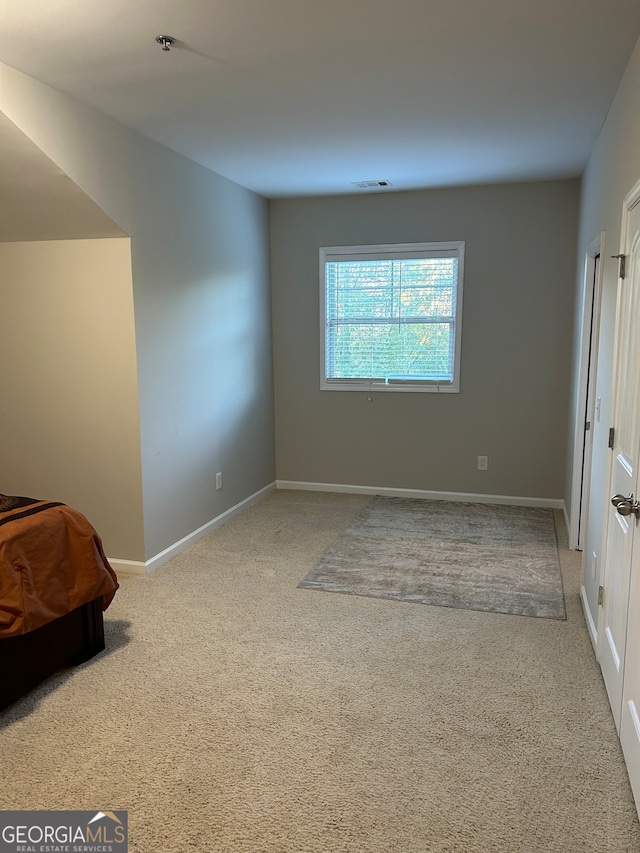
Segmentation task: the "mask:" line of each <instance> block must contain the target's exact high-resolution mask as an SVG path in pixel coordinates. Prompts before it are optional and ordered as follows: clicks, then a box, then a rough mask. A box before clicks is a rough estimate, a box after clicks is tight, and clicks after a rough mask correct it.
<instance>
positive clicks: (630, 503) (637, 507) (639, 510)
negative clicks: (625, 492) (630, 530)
mask: <svg viewBox="0 0 640 853" xmlns="http://www.w3.org/2000/svg"><path fill="white" fill-rule="evenodd" d="M619 497H620V495H614V498H619ZM614 498H612V499H611V501H612V502H613V499H614ZM615 508H616V512H617V513H619V515H635V516H636V517H638V516H640V501H634V499H633V492H631V494H630V495H629V497H628V498H623V499H622V500H621V501H618V503H616V504H615Z"/></svg>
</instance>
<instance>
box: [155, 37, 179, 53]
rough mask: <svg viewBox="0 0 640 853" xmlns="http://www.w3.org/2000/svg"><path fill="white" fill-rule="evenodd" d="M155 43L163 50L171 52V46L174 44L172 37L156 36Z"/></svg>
mask: <svg viewBox="0 0 640 853" xmlns="http://www.w3.org/2000/svg"><path fill="white" fill-rule="evenodd" d="M156 41H157V42H158V44H161V45H162V49H163V50H171V47H172V45H174V44H175V43H176V40H175V39H174V37H173V36H156Z"/></svg>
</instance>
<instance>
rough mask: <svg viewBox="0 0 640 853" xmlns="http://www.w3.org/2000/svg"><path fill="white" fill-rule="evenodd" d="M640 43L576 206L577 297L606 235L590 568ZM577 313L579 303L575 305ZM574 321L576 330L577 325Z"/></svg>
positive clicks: (604, 464) (607, 420) (593, 595)
mask: <svg viewBox="0 0 640 853" xmlns="http://www.w3.org/2000/svg"><path fill="white" fill-rule="evenodd" d="M639 104H640V42H638V44H637V45H636V47H635V50H634V52H633V54H632V56H631V59H630V61H629V64H628V66H627V69H626V72H625V75H624V77H623V79H622V82H621V84H620V87H619V89H618V92H617V94H616V97H615V99H614V102H613V104H612V106H611V109H610V111H609V114H608V116H607V120H606V122H605V124H604V127H603V129H602V132H601V134H600V137H599V139H598V141H597V143H596V146H595V148H594V151H593V154H592V155H591V158H590V160H589V164H588V166H587V169H586V170H585V173H584V176H583V180H582V196H581V205H580V233H579V246H578V268H579V269H578V280H577V293H578V294H580V293H581V291H582V270H583V267H584V257H585V254H586V252H587V248H588V246H589V244H590V243H591V242H592V240H594V238H596V237H597V236H598V235H599V234H600V232H601V231H604V232H605V241H606V242H605V252H604V258H603V267H602V269H603V294H602V311H601V316H600V347H599V351H598V373H597V380H596V395H597V396H599V397H600V398H601V400H602V405H601V417H600V420H599V421H598V420H597V419H595V420H594V433H593V475H592V479H591V506H590V512H589V517H588V528H587V539H586V543H585V545H584V552H585V555H586V558H587V560H588V565H589V567H590V566H591V561H592V555H593V554H595V555H596V561H597V565H598V566H599V565H601V564H602V556H603V555H602V548H603V529H604V518H605V512H606V510H607V509H608V498H609V495H608V480H609V465H610V458H611V454H610V451H609V449H608V446H607V442H608V432H609V427H610V426H613V422H612V378H613V351H614V350H613V337H614V326H615V309H616V292H617V275H618V265H617V261H616V260H614V259H612V258H611V255H615V254H616V253H617V252H619V251H620V225H621V221H622V204H623V199H624V197H625V196H626V194H627V193H628V192H629V190H630V189H631V188H632V187H633V186H634V184H635V183H636V182H637V181H638V180H640V109H639V108H638V105H639ZM578 309H581V305H580V304H579V303H578ZM579 314H580V310H578V312H577V317H576V324H575V325H576V329H578V326H579ZM577 342H578V335H577V334H576V351H575V353H574V393H573V395H572V399H573V400H574V410H573V416H572V420H571V427H572V428H571V433H570V447H569V455H568V461H569V468H568V472H567V479H566V486H565V490H566V498H565V500H566V501H567V505H568V506H569V505H570V499H571V474H572V469H571V461H572V459H573V427H574V425H575V417H576V415H575V385H576V382H577V358H578V353H577ZM585 581H586V584H585V589H586V593H587V599H588V603H589V608H590V611H591V614H592V616H593V619H594V623H595V624H597V621H598V619H597V616H598V605H597V595H598V585H599V582H600V580H599V577H598V575H597V574H596V576H595V577H594V576H593V575H592V573H591V571H588V572H587V573H586V575H585Z"/></svg>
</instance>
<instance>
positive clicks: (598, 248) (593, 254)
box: [569, 231, 606, 551]
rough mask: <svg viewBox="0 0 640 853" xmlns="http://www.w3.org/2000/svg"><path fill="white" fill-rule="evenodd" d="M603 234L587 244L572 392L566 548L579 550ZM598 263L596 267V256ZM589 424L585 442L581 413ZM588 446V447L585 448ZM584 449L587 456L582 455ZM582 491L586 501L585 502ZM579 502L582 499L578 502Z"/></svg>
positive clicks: (587, 467)
mask: <svg viewBox="0 0 640 853" xmlns="http://www.w3.org/2000/svg"><path fill="white" fill-rule="evenodd" d="M605 236H606V235H605V232H604V231H601V232H600V234H598V236H597V237H595V238H594V239H593V240H592V241H591V243H590V244H589V246H588V248H587V251H586V255H585V260H584V273H583V279H582V309H581V312H582V316H581V327H580V362H579V368H578V385H577V390H576V407H575V432H574V442H573V447H574V452H573V467H572V472H573V473H572V483H571V519H570V523H569V548H572V549H574V550H578V551H580V550H582V546H583V545H584V542H585V540H586V535H585V523H584V522H586V520H587V517H588V509H589V498H590V494H589V492H590V479H591V456H592V453H593V429H594V412H595V387H596V376H597V368H598V346H599V339H600V309H601V304H602V276H603V266H604V264H603V259H604V250H605ZM598 255H599V256H600V263H599V264H596V258H597V256H598ZM588 404H589V411H588V412H587V420H590V422H591V430H590V433H591V435H590V436H589V442H587V436H586V430H585V424H584V420H583V415H584V412H585V411H587V405H588ZM587 443H588V447H587ZM585 449H587V450H588V451H589V452H588V458H587V454H585ZM585 488H586V499H585ZM581 498H582V499H581Z"/></svg>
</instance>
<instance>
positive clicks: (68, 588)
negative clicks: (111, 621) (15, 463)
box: [0, 494, 118, 710]
mask: <svg viewBox="0 0 640 853" xmlns="http://www.w3.org/2000/svg"><path fill="white" fill-rule="evenodd" d="M117 589H118V580H117V578H116V575H115V572H114V571H113V569H112V568H111V566H110V565H109V562H108V560H107V558H106V556H105V554H104V550H103V548H102V542H101V540H100V537H99V536H98V534H97V532H96V531H95V529H94V528H93V527H92V526H91V524H90V523H89V521H88V520H87V519H86V518H85V517H84V516H83V515H82V514H81V513H80V512H78V511H77V510H75V509H72V508H71V507H69V506H67V505H66V504H63V503H60V502H55V501H42V500H38V499H36V498H27V497H18V496H14V495H2V494H0V674H1V675H0V710H2V709H3V708H6V707H7V706H8V705H10V704H11V703H13V702H15V700H16V699H18V698H19V697H20V696H22V695H23V694H24V693H25V692H27V691H28V690H30V689H31V688H33V687H35V685H36V684H38V683H39V682H40V681H42V680H43V679H44V678H47V677H48V676H49V675H51V674H52V673H53V672H55V671H56V670H58V669H60V668H61V667H64V666H69V665H75V664H78V663H81V662H83V661H86V660H89V659H90V658H91V657H93V656H94V655H96V654H97V653H98V652H100V651H102V650H103V649H104V625H103V615H102V614H103V611H104V610H106V608H107V607H108V606H109V604H110V603H111V601H112V599H113V596H114V595H115V593H116V590H117Z"/></svg>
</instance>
